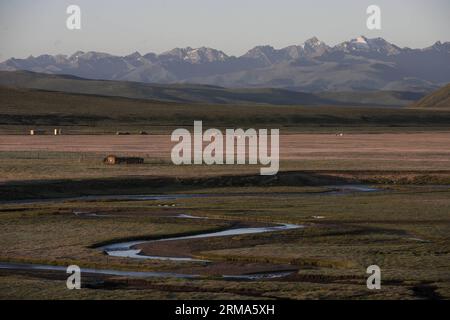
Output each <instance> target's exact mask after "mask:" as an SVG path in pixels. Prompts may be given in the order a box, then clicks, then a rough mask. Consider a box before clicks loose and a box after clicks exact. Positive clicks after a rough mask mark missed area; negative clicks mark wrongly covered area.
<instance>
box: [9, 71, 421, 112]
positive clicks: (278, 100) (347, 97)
mask: <svg viewBox="0 0 450 320" xmlns="http://www.w3.org/2000/svg"><path fill="white" fill-rule="evenodd" d="M0 85H3V86H8V87H16V88H30V89H40V90H49V91H60V92H69V93H81V94H91V95H101V96H120V97H126V98H133V99H149V100H158V101H166V102H178V103H208V104H269V105H346V106H405V105H408V104H411V103H412V102H415V101H417V100H418V99H420V98H421V97H423V95H424V94H423V93H417V92H398V91H371V92H324V93H317V94H312V93H304V92H297V91H291V90H285V89H273V88H251V89H230V88H222V87H217V86H208V85H194V84H148V83H140V82H128V81H107V80H88V79H82V78H78V77H74V76H69V75H52V74H43V73H34V72H29V71H0Z"/></svg>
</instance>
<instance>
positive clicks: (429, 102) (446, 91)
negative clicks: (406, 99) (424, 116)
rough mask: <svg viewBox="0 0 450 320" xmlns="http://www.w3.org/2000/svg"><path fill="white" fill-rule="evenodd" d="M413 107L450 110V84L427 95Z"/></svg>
mask: <svg viewBox="0 0 450 320" xmlns="http://www.w3.org/2000/svg"><path fill="white" fill-rule="evenodd" d="M413 107H415V108H429V109H447V110H450V84H448V85H446V86H445V87H442V88H440V89H439V90H436V91H434V92H432V93H430V94H429V95H426V96H425V97H423V98H422V99H420V100H419V101H417V103H415V104H414V105H413Z"/></svg>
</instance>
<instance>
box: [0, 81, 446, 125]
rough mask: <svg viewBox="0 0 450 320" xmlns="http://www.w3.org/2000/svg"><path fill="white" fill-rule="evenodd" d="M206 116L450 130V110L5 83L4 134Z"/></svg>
mask: <svg viewBox="0 0 450 320" xmlns="http://www.w3.org/2000/svg"><path fill="white" fill-rule="evenodd" d="M194 120H203V122H204V126H205V127H206V126H208V127H219V128H223V127H227V128H233V127H244V128H245V127H256V128H281V129H283V130H284V132H289V131H293V132H308V131H331V132H334V131H335V130H343V129H345V130H366V131H373V130H384V129H389V130H394V131H398V130H400V131H401V130H409V129H413V130H417V129H420V130H422V129H433V130H434V129H438V128H444V129H448V128H449V127H450V111H447V110H442V111H436V110H431V111H428V110H417V109H397V108H394V109H387V108H364V107H363V108H357V107H339V108H337V107H332V106H331V107H326V106H324V107H319V106H317V107H302V106H261V105H246V106H243V105H227V106H224V105H207V104H184V103H172V102H170V103H169V102H156V101H149V100H137V99H128V98H118V97H101V96H92V95H82V94H69V93H61V92H49V91H40V90H30V89H13V88H5V87H0V133H24V132H26V131H27V130H29V129H30V128H54V127H56V126H57V127H61V128H63V129H64V130H65V132H66V133H67V132H71V131H73V132H77V133H81V132H83V133H114V132H116V131H118V130H130V131H133V132H138V131H140V130H146V131H149V132H168V131H169V130H170V131H171V130H173V128H178V127H180V126H192V125H193V121H194Z"/></svg>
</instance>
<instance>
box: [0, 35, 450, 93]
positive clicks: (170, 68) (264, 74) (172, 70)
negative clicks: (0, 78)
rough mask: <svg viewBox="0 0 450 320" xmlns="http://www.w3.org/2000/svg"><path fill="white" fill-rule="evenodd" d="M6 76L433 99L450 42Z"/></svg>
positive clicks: (18, 63)
mask: <svg viewBox="0 0 450 320" xmlns="http://www.w3.org/2000/svg"><path fill="white" fill-rule="evenodd" d="M0 70H3V71H17V70H27V71H33V72H39V73H48V74H65V75H73V76H77V77H82V78H87V79H100V80H118V81H134V82H144V83H159V84H175V83H177V84H180V83H190V84H204V85H214V86H222V87H228V88H280V89H288V90H292V91H302V92H323V91H347V92H348V91H374V90H386V91H410V92H428V91H431V90H434V89H436V88H438V87H441V86H443V85H445V84H447V83H448V82H450V42H445V43H441V42H439V41H438V42H436V43H435V44H434V45H432V46H430V47H427V48H424V49H410V48H400V47H398V46H396V45H395V44H392V43H389V42H388V41H386V40H384V39H382V38H375V39H368V38H366V37H364V36H360V37H357V38H355V39H352V40H350V41H346V42H343V43H340V44H338V45H336V46H333V47H332V46H328V45H327V44H325V43H324V42H322V41H320V40H319V39H317V38H315V37H314V38H311V39H309V40H307V41H305V42H304V43H303V44H300V45H292V46H288V47H286V48H282V49H275V48H273V47H272V46H257V47H255V48H253V49H251V50H249V51H248V52H247V53H245V54H244V55H242V56H240V57H235V56H229V55H227V54H225V53H224V52H223V51H220V50H216V49H212V48H206V47H201V48H196V49H194V48H190V47H187V48H176V49H173V50H170V51H167V52H164V53H161V54H155V53H147V54H145V55H142V54H140V53H138V52H135V53H132V54H130V55H127V56H115V55H111V54H107V53H100V52H81V51H78V52H76V53H74V54H73V55H70V56H67V55H54V56H53V55H41V56H38V57H33V56H30V57H28V58H26V59H14V58H11V59H9V60H6V61H4V62H2V63H0Z"/></svg>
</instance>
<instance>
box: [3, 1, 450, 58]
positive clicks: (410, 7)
mask: <svg viewBox="0 0 450 320" xmlns="http://www.w3.org/2000/svg"><path fill="white" fill-rule="evenodd" d="M70 4H76V5H79V6H80V7H81V10H82V30H77V31H70V30H68V29H67V28H66V19H67V17H68V15H67V14H66V8H67V7H68V5H70ZM371 4H376V5H379V6H380V7H381V10H382V30H380V31H370V30H368V29H367V28H366V18H367V15H366V8H367V7H368V5H371ZM449 12H450V1H449V0H428V1H426V0H422V1H420V0H371V1H366V0H340V1H336V0H329V1H325V0H276V1H275V0H270V1H269V0H126V1H125V0H123V1H119V0H70V1H66V0H0V60H5V59H8V58H10V57H12V56H14V57H16V58H23V57H27V56H29V55H31V54H32V55H35V56H36V55H39V54H43V53H49V54H57V53H63V54H72V53H74V52H75V51H77V50H83V51H90V50H92V51H103V52H108V53H112V54H120V55H125V54H129V53H132V52H134V51H139V52H141V53H147V52H155V53H160V52H163V51H166V50H169V49H172V48H174V47H186V46H191V47H200V46H208V47H213V48H216V49H220V50H223V51H224V52H225V53H227V54H231V55H241V54H243V53H245V52H246V51H247V50H248V49H250V48H252V47H254V46H256V45H262V44H270V45H273V46H274V47H276V48H281V47H284V46H287V45H292V44H300V43H302V42H303V41H305V40H306V39H308V38H310V37H312V36H317V37H318V38H319V39H321V40H322V41H325V42H326V43H328V44H330V45H334V44H336V43H339V42H342V41H345V40H349V39H351V38H355V37H356V36H358V35H365V36H367V37H369V38H370V37H378V36H381V37H384V38H385V39H387V40H388V41H391V42H393V43H395V44H397V45H400V46H409V47H412V48H418V47H426V46H429V45H431V44H433V43H434V42H435V41H437V40H441V41H449V40H450V37H449V33H450V19H449Z"/></svg>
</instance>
